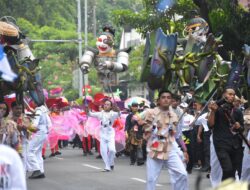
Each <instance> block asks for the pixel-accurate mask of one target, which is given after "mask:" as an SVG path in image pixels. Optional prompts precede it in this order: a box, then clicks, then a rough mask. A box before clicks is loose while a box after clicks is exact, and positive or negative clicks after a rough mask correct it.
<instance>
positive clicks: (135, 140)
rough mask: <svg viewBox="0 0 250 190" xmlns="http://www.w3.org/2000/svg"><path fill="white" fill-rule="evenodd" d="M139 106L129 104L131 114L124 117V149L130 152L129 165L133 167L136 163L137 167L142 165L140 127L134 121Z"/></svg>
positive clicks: (141, 133)
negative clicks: (125, 136)
mask: <svg viewBox="0 0 250 190" xmlns="http://www.w3.org/2000/svg"><path fill="white" fill-rule="evenodd" d="M138 108H139V104H138V103H136V102H133V103H132V104H131V107H130V109H131V113H130V114H129V115H128V116H127V117H126V123H125V132H126V134H127V141H126V149H127V151H129V152H130V154H129V155H130V165H134V164H135V162H136V161H137V165H138V166H139V165H142V164H144V161H143V155H141V156H140V155H139V152H140V151H142V142H143V138H142V136H143V131H142V126H140V125H139V124H138V122H137V121H136V118H135V117H136V114H138Z"/></svg>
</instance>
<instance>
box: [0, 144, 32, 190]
mask: <svg viewBox="0 0 250 190" xmlns="http://www.w3.org/2000/svg"><path fill="white" fill-rule="evenodd" d="M0 189H1V190H2V189H4V190H26V189H27V187H26V180H25V172H24V167H23V163H22V161H21V158H20V156H19V155H18V153H17V152H16V151H15V150H14V149H12V148H10V147H8V146H6V145H0Z"/></svg>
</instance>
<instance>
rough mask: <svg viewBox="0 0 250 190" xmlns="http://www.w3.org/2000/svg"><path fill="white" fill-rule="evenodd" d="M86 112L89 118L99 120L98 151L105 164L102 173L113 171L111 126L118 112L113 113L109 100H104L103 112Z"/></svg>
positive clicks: (112, 132)
mask: <svg viewBox="0 0 250 190" xmlns="http://www.w3.org/2000/svg"><path fill="white" fill-rule="evenodd" d="M117 111H118V110H117ZM86 112H87V113H88V115H89V116H91V117H95V118H98V119H99V120H100V123H101V130H100V149H101V156H102V159H103V161H104V163H105V168H104V171H107V172H108V171H110V170H113V169H114V158H115V153H116V150H115V130H114V128H113V127H112V126H113V123H114V121H115V120H116V119H117V118H118V117H119V116H120V112H115V111H113V110H112V102H111V101H110V100H105V102H104V105H103V111H101V112H89V111H88V110H86Z"/></svg>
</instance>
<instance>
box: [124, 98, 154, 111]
mask: <svg viewBox="0 0 250 190" xmlns="http://www.w3.org/2000/svg"><path fill="white" fill-rule="evenodd" d="M132 103H137V104H140V105H142V104H143V105H145V106H148V107H149V106H150V102H149V101H148V100H147V99H145V98H142V97H139V96H136V97H132V98H128V99H127V100H125V102H124V107H125V108H129V107H130V106H131V105H132Z"/></svg>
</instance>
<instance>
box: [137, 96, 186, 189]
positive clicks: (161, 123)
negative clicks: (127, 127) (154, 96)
mask: <svg viewBox="0 0 250 190" xmlns="http://www.w3.org/2000/svg"><path fill="white" fill-rule="evenodd" d="M171 101H172V94H171V92H169V91H162V92H160V93H159V97H158V106H157V107H156V108H154V109H147V110H146V111H144V112H142V113H141V118H142V121H141V122H142V123H143V122H144V138H145V139H148V144H147V151H148V157H147V190H155V186H156V183H157V179H158V177H159V175H160V172H161V170H162V168H163V167H164V166H166V167H167V168H168V170H169V174H170V181H171V184H172V189H173V190H187V189H188V179H187V172H186V169H185V166H184V163H183V161H182V159H181V157H180V156H179V149H178V147H177V146H175V145H176V143H175V136H174V134H175V128H176V124H177V122H178V117H177V115H176V114H175V113H174V112H173V111H172V110H171V109H170V107H169V106H170V104H171Z"/></svg>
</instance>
